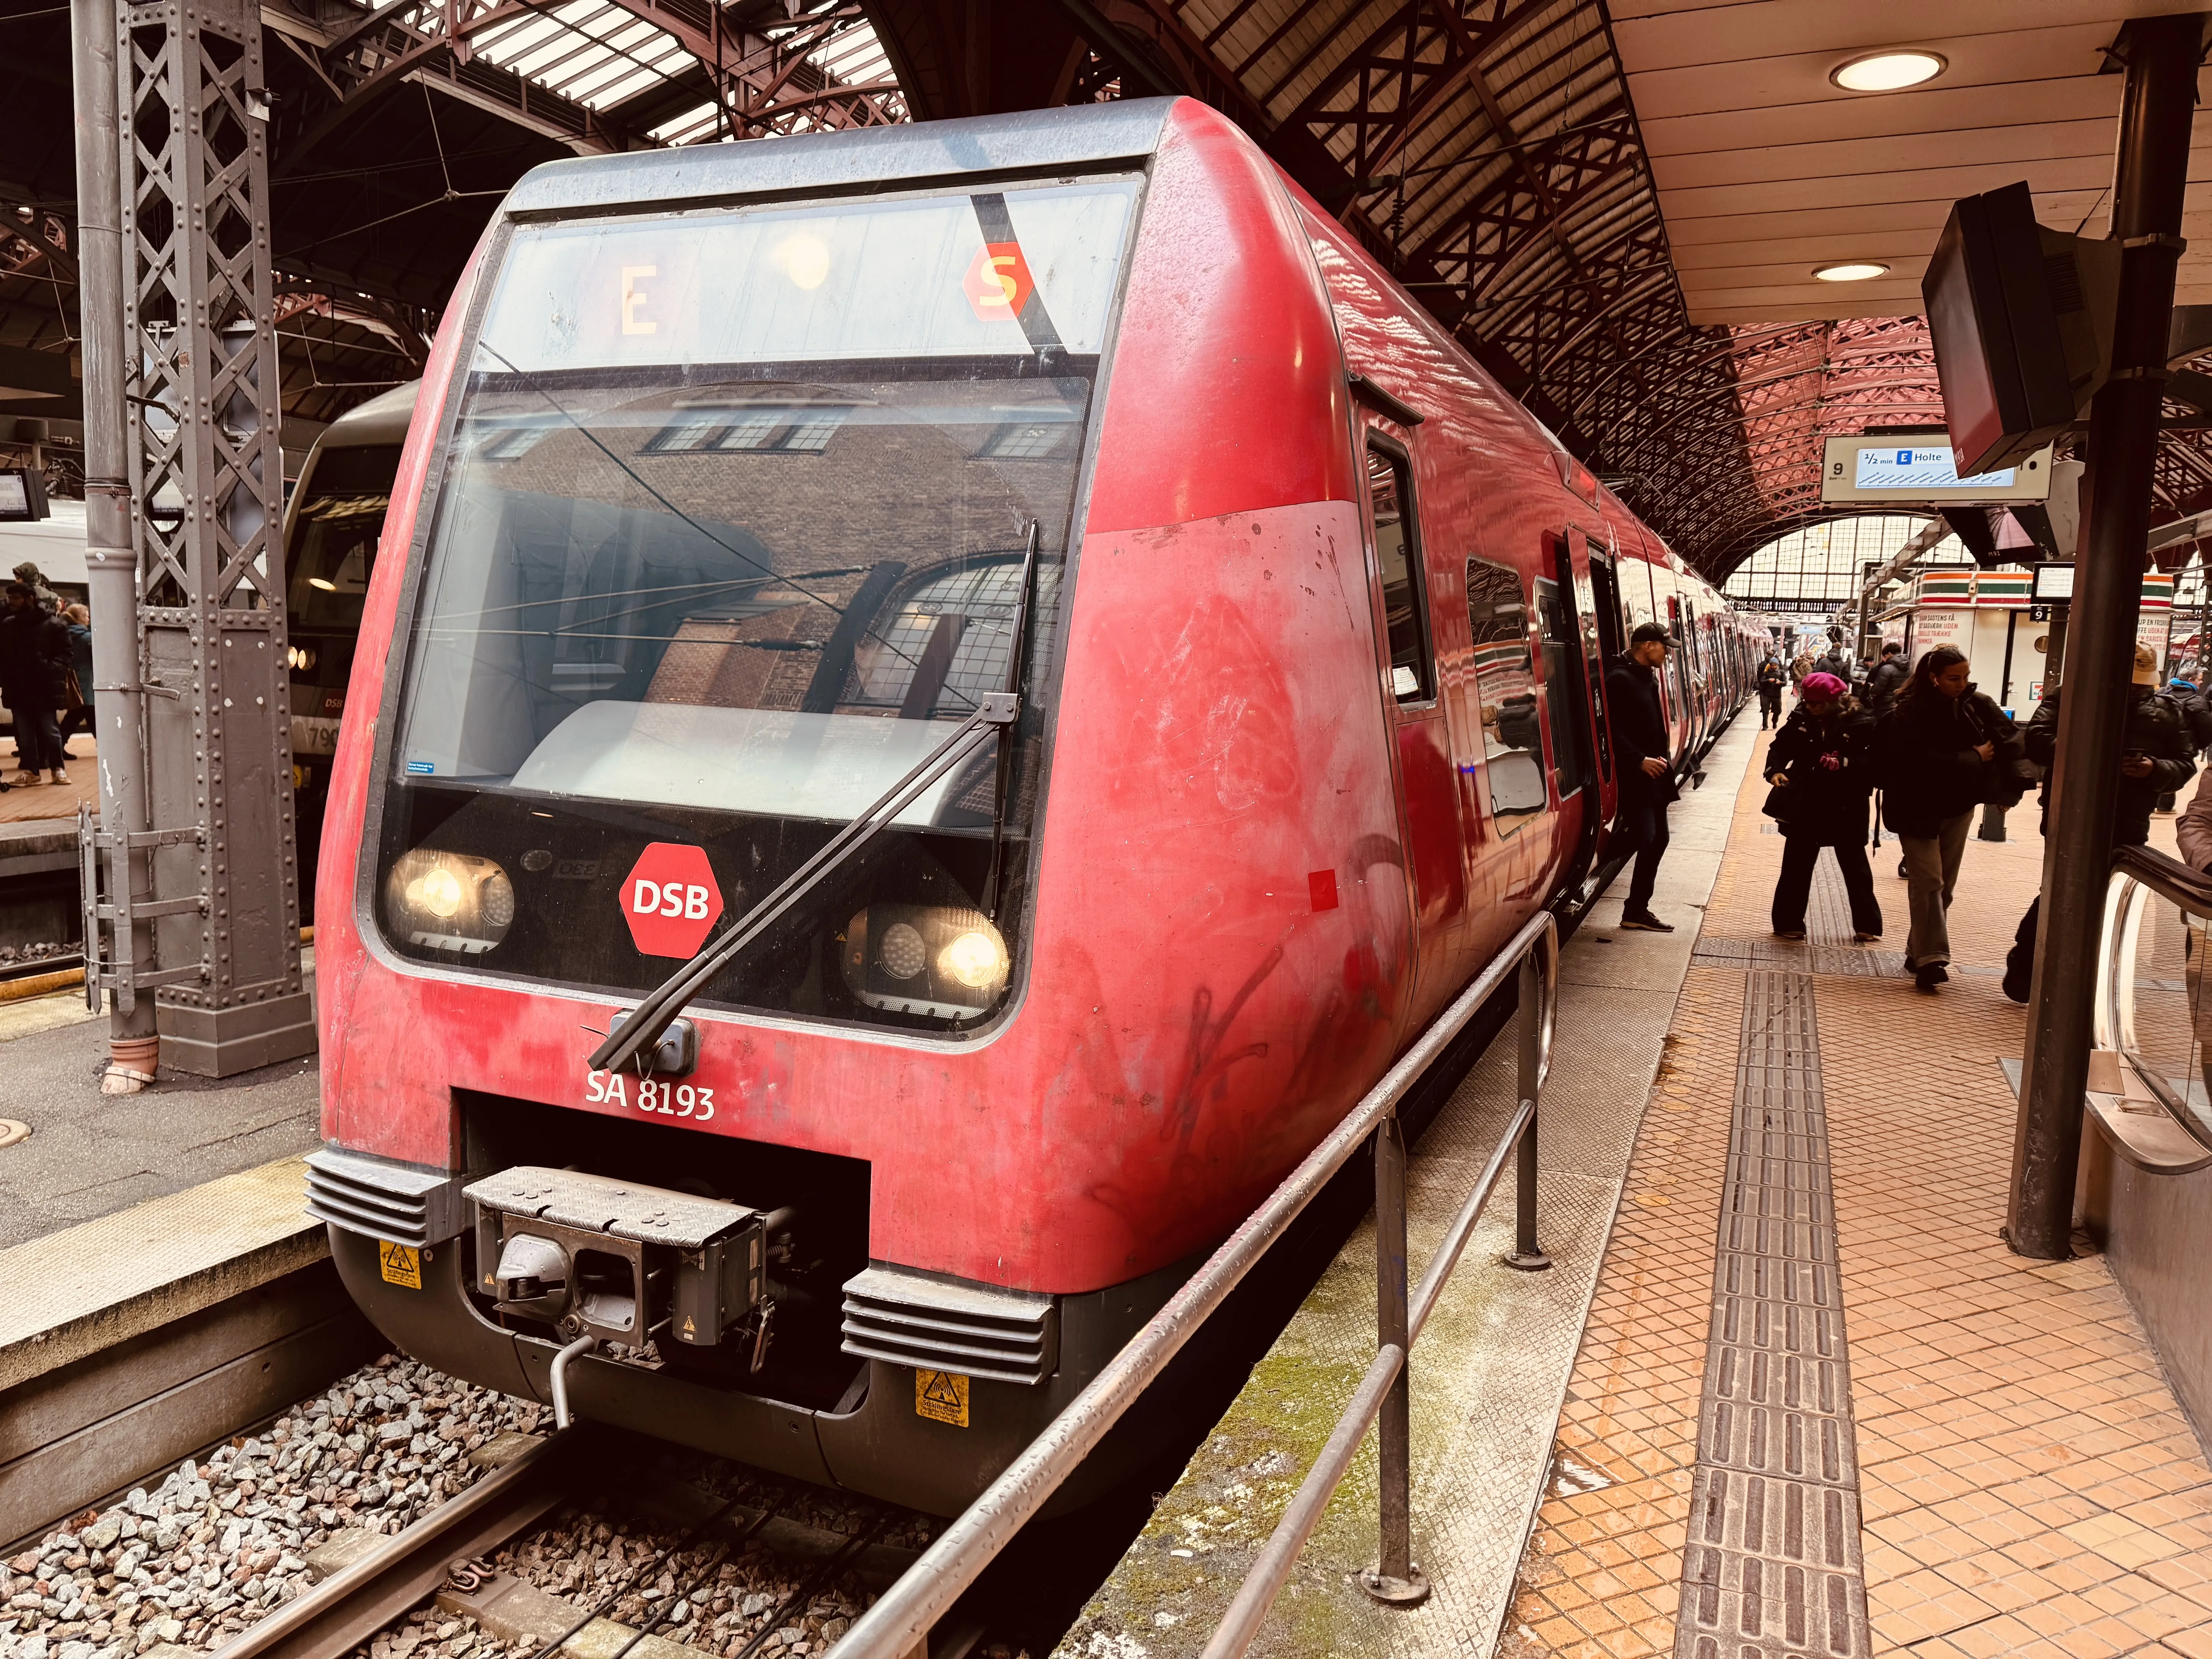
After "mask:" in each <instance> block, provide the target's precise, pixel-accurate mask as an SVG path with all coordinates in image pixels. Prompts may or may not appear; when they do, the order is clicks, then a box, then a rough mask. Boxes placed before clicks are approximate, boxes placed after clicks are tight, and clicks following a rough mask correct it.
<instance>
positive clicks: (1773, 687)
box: [1757, 651, 1790, 732]
mask: <svg viewBox="0 0 2212 1659" xmlns="http://www.w3.org/2000/svg"><path fill="white" fill-rule="evenodd" d="M1757 683H1758V686H1759V730H1760V731H1762V732H1764V731H1765V730H1766V728H1767V727H1768V726H1779V725H1781V724H1782V688H1783V687H1784V686H1785V685H1787V684H1790V680H1789V677H1788V676H1787V675H1785V674H1784V673H1783V671H1782V665H1781V664H1780V663H1778V662H1777V661H1775V660H1774V653H1772V652H1771V651H1770V652H1769V653H1767V656H1766V660H1765V662H1763V663H1761V664H1759V679H1758V682H1757Z"/></svg>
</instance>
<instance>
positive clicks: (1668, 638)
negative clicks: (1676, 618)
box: [1628, 622, 1677, 647]
mask: <svg viewBox="0 0 2212 1659" xmlns="http://www.w3.org/2000/svg"><path fill="white" fill-rule="evenodd" d="M1654 640H1657V641H1660V643H1662V645H1666V646H1668V647H1673V646H1674V644H1676V643H1677V641H1676V640H1675V638H1674V635H1672V634H1669V633H1668V631H1667V625H1666V623H1656V622H1648V623H1637V624H1636V626H1635V628H1634V629H1632V630H1631V631H1630V633H1629V635H1628V642H1629V643H1630V644H1631V645H1649V644H1650V643H1651V641H1654Z"/></svg>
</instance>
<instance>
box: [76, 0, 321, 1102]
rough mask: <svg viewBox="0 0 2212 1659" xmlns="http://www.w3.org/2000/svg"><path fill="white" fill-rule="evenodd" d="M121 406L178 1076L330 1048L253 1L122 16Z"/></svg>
mask: <svg viewBox="0 0 2212 1659" xmlns="http://www.w3.org/2000/svg"><path fill="white" fill-rule="evenodd" d="M118 25H119V27H118V71H119V86H120V92H121V99H122V139H123V179H122V197H123V231H124V245H125V305H124V311H125V341H126V343H127V352H126V359H127V360H126V362H125V365H124V368H125V374H126V376H127V383H126V391H127V393H128V398H129V403H130V430H131V439H130V441H129V442H128V443H127V445H126V446H125V447H126V449H127V452H128V455H129V460H130V482H131V493H132V495H133V497H134V498H135V501H136V502H137V513H135V515H134V518H133V521H132V526H131V528H132V536H133V541H134V545H135V550H136V552H137V577H138V592H139V611H138V623H139V636H140V637H139V664H140V668H141V671H142V673H143V680H144V685H145V695H144V696H143V699H142V700H141V701H142V702H143V708H144V720H145V727H146V742H147V757H148V760H149V768H148V773H149V783H150V789H149V795H150V798H151V810H150V813H149V817H150V818H151V827H150V829H149V834H148V836H147V837H146V840H147V842H148V843H149V850H150V852H151V855H152V860H153V875H154V896H153V898H152V900H151V901H150V902H147V903H144V904H143V905H137V904H134V905H133V906H132V907H131V908H132V909H133V910H134V911H135V912H137V914H138V915H143V916H146V917H149V918H150V919H151V920H152V921H153V926H154V933H155V956H156V958H157V961H158V964H159V966H158V968H157V969H155V971H154V972H153V973H152V974H150V975H149V974H143V973H142V974H140V975H138V976H137V988H138V989H139V990H141V991H143V990H144V989H145V988H146V987H147V986H148V985H149V982H155V983H158V984H159V985H160V987H161V988H160V990H159V993H158V997H157V1003H158V1011H157V1012H158V1022H159V1025H160V1030H161V1058H162V1060H163V1061H164V1063H166V1064H167V1065H169V1066H174V1067H176V1068H177V1069H179V1070H182V1071H187V1072H194V1073H199V1074H201V1075H204V1076H210V1077H226V1076H229V1075H231V1074H233V1073H238V1072H242V1071H246V1070H249V1069H251V1068H252V1067H254V1066H264V1065H269V1064H271V1063H273V1062H275V1061H277V1060H289V1059H290V1058H292V1057H294V1056H295V1055H297V1054H305V1053H307V1052H309V1051H310V1050H312V1049H313V1047H314V1042H315V1034H314V1023H313V1015H312V1012H311V1010H310V1006H309V1000H308V997H307V991H306V988H305V987H304V985H303V983H302V981H301V972H300V930H299V913H300V901H299V878H298V861H297V858H296V855H295V845H294V830H293V817H292V756H291V729H290V707H289V701H288V698H287V695H286V688H287V686H288V684H289V677H288V675H287V674H286V671H285V662H284V652H285V645H286V638H285V625H284V586H283V583H284V569H283V549H282V545H281V539H282V526H283V512H282V507H283V458H282V453H281V452H280V451H279V449H278V447H277V411H276V390H277V368H276V334H275V330H274V327H273V325H272V320H271V319H272V316H273V298H272V292H271V289H272V283H271V279H270V268H269V225H268V199H269V167H268V151H267V132H266V123H267V118H268V105H267V94H266V92H265V90H264V82H263V76H262V61H261V21H260V15H259V11H258V8H257V7H255V6H254V5H252V3H251V0H161V3H152V4H131V3H125V4H124V5H122V7H121V8H120V10H119V15H118Z"/></svg>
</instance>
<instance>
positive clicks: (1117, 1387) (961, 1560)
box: [832, 911, 1559, 1659]
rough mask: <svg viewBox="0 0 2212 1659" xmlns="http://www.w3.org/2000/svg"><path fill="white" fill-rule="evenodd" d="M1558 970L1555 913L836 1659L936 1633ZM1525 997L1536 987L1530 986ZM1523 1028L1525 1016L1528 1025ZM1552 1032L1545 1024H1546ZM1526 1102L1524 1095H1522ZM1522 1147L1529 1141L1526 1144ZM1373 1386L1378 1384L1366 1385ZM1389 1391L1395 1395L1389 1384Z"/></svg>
mask: <svg viewBox="0 0 2212 1659" xmlns="http://www.w3.org/2000/svg"><path fill="white" fill-rule="evenodd" d="M1540 948H1541V949H1543V950H1544V951H1546V952H1547V955H1548V956H1549V957H1553V958H1556V957H1557V956H1558V953H1559V926H1558V923H1557V922H1556V921H1554V920H1553V917H1552V915H1551V914H1550V913H1549V912H1548V911H1547V912H1544V913H1542V914H1540V915H1537V916H1536V917H1534V919H1533V920H1532V921H1529V922H1528V924H1527V925H1526V926H1524V927H1522V929H1521V931H1520V932H1519V933H1516V934H1515V935H1514V936H1513V939H1512V940H1511V941H1510V943H1509V944H1508V945H1506V946H1505V948H1504V950H1503V951H1500V952H1499V953H1498V956H1497V957H1495V958H1494V959H1492V962H1491V963H1489V965H1488V966H1487V967H1486V968H1485V969H1483V970H1482V972H1481V973H1480V975H1477V976H1476V978H1475V980H1474V983H1473V984H1471V985H1469V986H1468V987H1467V989H1466V990H1464V991H1462V993H1460V994H1459V996H1458V997H1457V998H1455V1000H1453V1001H1452V1003H1451V1004H1450V1006H1448V1007H1447V1008H1446V1009H1445V1010H1444V1012H1443V1013H1441V1014H1439V1015H1438V1016H1437V1018H1435V1019H1434V1020H1432V1021H1431V1022H1430V1024H1429V1026H1428V1028H1427V1029H1426V1030H1424V1031H1423V1032H1422V1033H1421V1035H1420V1036H1419V1038H1417V1039H1416V1040H1415V1042H1413V1046H1412V1047H1411V1048H1407V1051H1406V1052H1405V1054H1403V1055H1401V1057H1400V1058H1399V1060H1397V1062H1396V1063H1395V1065H1393V1066H1391V1067H1390V1069H1389V1071H1388V1072H1386V1073H1383V1079H1382V1080H1381V1081H1380V1082H1378V1083H1377V1084H1376V1085H1375V1086H1374V1087H1373V1088H1372V1089H1370V1090H1369V1091H1367V1093H1366V1094H1365V1095H1364V1096H1363V1097H1361V1098H1360V1101H1359V1103H1358V1105H1357V1106H1355V1107H1354V1108H1353V1109H1352V1111H1351V1112H1350V1113H1348V1114H1347V1115H1346V1116H1345V1118H1344V1119H1343V1121H1341V1122H1340V1123H1339V1124H1338V1125H1337V1127H1335V1128H1334V1130H1332V1131H1331V1132H1330V1133H1329V1134H1328V1137H1327V1138H1326V1139H1323V1140H1322V1143H1321V1144H1320V1145H1319V1146H1316V1147H1315V1148H1314V1149H1313V1151H1312V1152H1310V1153H1308V1154H1307V1155H1306V1158H1305V1159H1304V1162H1303V1163H1301V1164H1299V1165H1298V1166H1297V1169H1295V1170H1291V1173H1290V1174H1289V1175H1288V1176H1285V1177H1284V1179H1283V1181H1282V1183H1281V1184H1280V1185H1279V1186H1278V1187H1277V1188H1275V1190H1274V1191H1273V1193H1272V1194H1269V1196H1268V1198H1267V1201H1266V1202H1265V1203H1264V1204H1262V1205H1261V1206H1260V1207H1259V1208H1258V1209H1256V1210H1255V1211H1253V1212H1252V1213H1251V1214H1249V1216H1247V1217H1245V1218H1244V1219H1243V1222H1242V1223H1240V1224H1239V1225H1238V1226H1237V1230H1236V1231H1234V1232H1232V1233H1231V1234H1230V1236H1229V1237H1228V1238H1227V1239H1225V1241H1224V1242H1223V1243H1222V1244H1221V1246H1220V1248H1219V1249H1217V1250H1215V1251H1214V1253H1213V1254H1212V1255H1211V1256H1209V1257H1208V1258H1207V1259H1206V1263H1205V1265H1204V1266H1203V1267H1200V1268H1199V1270H1198V1271H1197V1272H1196V1273H1193V1274H1192V1275H1191V1276H1190V1278H1189V1279H1187V1280H1185V1281H1184V1283H1183V1285H1182V1289H1180V1290H1179V1291H1176V1293H1175V1295H1174V1296H1172V1297H1170V1298H1169V1299H1168V1303H1167V1305H1166V1306H1165V1307H1164V1308H1162V1309H1161V1310H1159V1312H1158V1313H1157V1314H1155V1315H1153V1316H1152V1321H1151V1322H1150V1323H1148V1324H1147V1325H1146V1327H1145V1328H1143V1329H1142V1330H1140V1331H1139V1332H1138V1333H1137V1334H1136V1335H1134V1336H1133V1337H1132V1338H1130V1339H1129V1340H1128V1342H1127V1344H1126V1345H1125V1346H1123V1347H1122V1349H1121V1352H1119V1353H1117V1354H1115V1356H1114V1358H1112V1359H1110V1360H1109V1361H1108V1362H1107V1363H1106V1364H1105V1366H1104V1367H1103V1369H1102V1370H1100V1371H1099V1373H1098V1375H1097V1376H1095V1377H1093V1378H1091V1382H1090V1383H1089V1384H1088V1385H1087V1386H1086V1387H1085V1389H1083V1391H1082V1392H1081V1393H1080V1394H1079V1395H1077V1396H1076V1397H1075V1398H1074V1400H1073V1401H1070V1402H1069V1404H1068V1406H1067V1408H1066V1410H1065V1411H1063V1412H1061V1413H1060V1415H1059V1416H1058V1417H1055V1418H1054V1419H1053V1420H1052V1421H1051V1422H1050V1423H1049V1424H1048V1425H1046V1426H1045V1429H1044V1431H1043V1432H1042V1433H1041V1434H1039V1435H1038V1436H1037V1437H1036V1439H1035V1440H1032V1441H1031V1442H1030V1443H1029V1445H1028V1446H1027V1447H1026V1448H1025V1449H1024V1450H1023V1451H1022V1453H1021V1454H1020V1455H1018V1456H1017V1457H1016V1458H1015V1459H1014V1461H1013V1462H1011V1463H1009V1464H1008V1465H1007V1466H1006V1469H1005V1471H1004V1472H1003V1473H1002V1474H1000V1476H999V1478H998V1479H997V1480H994V1481H993V1482H992V1483H991V1485H990V1486H988V1487H987V1489H986V1490H985V1491H984V1492H983V1493H982V1495H981V1496H980V1497H979V1498H976V1500H975V1502H974V1503H973V1504H969V1506H968V1508H967V1510H966V1511H965V1512H964V1513H963V1514H962V1515H961V1516H960V1517H959V1519H957V1521H955V1522H953V1523H952V1524H951V1526H949V1527H947V1528H945V1530H944V1531H943V1532H942V1533H940V1534H938V1537H937V1540H936V1541H935V1542H934V1543H933V1544H932V1545H931V1546H930V1547H929V1548H928V1549H927V1550H925V1551H924V1552H923V1553H922V1555H921V1559H920V1560H918V1561H916V1562H915V1565H914V1567H913V1568H912V1570H911V1571H908V1573H906V1575H905V1576H904V1577H902V1578H901V1579H900V1580H899V1581H898V1582H897V1583H896V1584H894V1585H892V1586H891V1587H890V1589H888V1590H886V1591H884V1594H883V1595H880V1596H878V1598H877V1599H876V1602H875V1605H874V1606H872V1607H870V1608H869V1609H868V1610H867V1611H866V1613H862V1614H861V1615H860V1619H859V1620H857V1621H856V1622H855V1623H854V1626H853V1627H852V1628H851V1629H850V1630H848V1632H846V1633H845V1636H844V1638H843V1639H842V1640H841V1641H840V1642H839V1643H838V1644H837V1645H836V1650H835V1651H834V1654H833V1656H832V1659H908V1656H910V1655H912V1654H913V1653H914V1652H915V1650H916V1648H917V1647H921V1646H924V1644H927V1640H928V1637H929V1632H930V1630H931V1628H932V1626H934V1625H935V1624H936V1622H937V1621H938V1620H939V1619H940V1618H941V1617H943V1616H944V1614H945V1613H946V1612H948V1611H949V1610H950V1609H951V1607H952V1604H953V1603H954V1602H955V1601H957V1600H958V1599H959V1598H960V1596H961V1595H962V1594H963V1592H964V1591H965V1590H966V1589H968V1587H969V1585H970V1584H972V1583H975V1580H976V1578H977V1577H979V1576H981V1573H982V1571H983V1570H984V1568H985V1567H987V1566H988V1565H990V1563H991V1562H992V1561H993V1560H994V1559H996V1558H997V1557H998V1555H999V1554H1000V1552H1001V1551H1003V1550H1004V1549H1005V1548H1006V1546H1007V1545H1008V1544H1009V1543H1011V1542H1012V1540H1013V1537H1014V1534H1016V1533H1018V1531H1020V1529H1021V1528H1022V1526H1023V1525H1024V1522H1027V1521H1029V1520H1030V1517H1031V1516H1035V1515H1036V1512H1037V1511H1038V1510H1041V1509H1042V1508H1043V1507H1044V1504H1046V1502H1047V1501H1048V1499H1049V1498H1051V1497H1052V1495H1053V1493H1054V1492H1057V1491H1058V1490H1059V1489H1060V1485H1061V1483H1063V1482H1064V1481H1065V1480H1066V1479H1067V1478H1068V1476H1070V1475H1071V1474H1073V1473H1074V1472H1075V1469H1076V1468H1077V1466H1078V1465H1079V1464H1080V1463H1081V1462H1082V1461H1083V1459H1084V1458H1085V1456H1086V1455H1088V1454H1089V1453H1090V1452H1091V1449H1093V1448H1094V1447H1096V1446H1097V1444H1098V1443H1099V1442H1100V1441H1101V1440H1103V1438H1104V1437H1105V1436H1106V1433H1107V1431H1109V1429H1111V1428H1112V1427H1113V1426H1114V1425H1115V1424H1116V1423H1118V1422H1119V1421H1121V1418H1122V1417H1123V1416H1124V1415H1125V1414H1127V1412H1128V1410H1129V1408H1130V1407H1132V1406H1133V1405H1135V1404H1136V1402H1137V1401H1138V1400H1139V1398H1140V1397H1141V1396H1142V1395H1143V1394H1144V1392H1145V1390H1146V1389H1147V1388H1149V1387H1150V1386H1151V1385H1152V1383H1153V1382H1154V1381H1155V1380H1157V1379H1158V1376H1159V1375H1160V1373H1161V1372H1162V1371H1163V1370H1165V1369H1166V1367H1167V1364H1168V1363H1169V1361H1170V1360H1172V1359H1173V1358H1175V1357H1176V1354H1177V1353H1179V1352H1182V1348H1183V1347H1184V1346H1185V1345H1186V1344H1187V1343H1188V1342H1189V1340H1190V1339H1191V1338H1192V1337H1193V1336H1194V1335H1195V1334H1197V1332H1198V1329H1199V1328H1200V1326H1201V1325H1203V1324H1204V1323H1205V1322H1206V1319H1207V1318H1208V1317H1210V1316H1212V1314H1213V1313H1214V1312H1215V1311H1216V1310H1218V1308H1219V1307H1220V1306H1221V1304H1222V1303H1223V1302H1224V1301H1225V1300H1226V1299H1227V1298H1228V1296H1229V1293H1230V1292H1231V1291H1233V1290H1235V1289H1236V1288H1237V1285H1239V1284H1241V1283H1242V1282H1243V1279H1245V1277H1246V1276H1247V1275H1248V1274H1249V1273H1251V1271H1252V1269H1253V1268H1254V1267H1256V1266H1258V1265H1259V1262H1260V1261H1261V1258H1262V1257H1263V1256H1265V1255H1267V1251H1268V1249H1270V1248H1271V1247H1272V1246H1273V1244H1274V1243H1276V1242H1277V1241H1278V1240H1279V1239H1280V1238H1281V1237H1282V1236H1283V1235H1284V1233H1285V1231H1288V1229H1289V1228H1290V1226H1291V1223H1292V1222H1294V1221H1296V1220H1297V1218H1298V1217H1299V1216H1300V1215H1301V1214H1303V1213H1304V1211H1305V1209H1306V1206H1308V1205H1310V1204H1311V1203H1312V1202H1313V1200H1315V1199H1316V1198H1317V1197H1319V1196H1320V1194H1321V1192H1322V1188H1324V1187H1326V1186H1327V1185H1328V1182H1329V1179H1330V1177H1331V1176H1334V1175H1335V1174H1336V1172H1337V1171H1338V1170H1340V1169H1342V1168H1343V1167H1344V1165H1345V1164H1346V1163H1347V1162H1349V1161H1350V1159H1351V1158H1352V1154H1353V1153H1354V1152H1358V1150H1359V1148H1360V1146H1361V1145H1362V1144H1363V1143H1364V1141H1365V1140H1366V1139H1367V1138H1368V1136H1370V1134H1372V1133H1375V1130H1376V1127H1377V1126H1378V1125H1380V1124H1382V1123H1383V1121H1385V1120H1387V1119H1389V1118H1390V1117H1391V1116H1392V1115H1394V1114H1395V1112H1396V1110H1397V1108H1398V1103H1399V1102H1400V1101H1401V1100H1402V1099H1404V1097H1406V1095H1407V1092H1408V1091H1410V1090H1411V1089H1412V1088H1413V1085H1415V1084H1416V1083H1418V1082H1419V1080H1420V1079H1421V1078H1422V1077H1423V1076H1424V1075H1425V1073H1427V1071H1428V1069H1429V1067H1430V1066H1432V1065H1434V1064H1435V1063H1436V1061H1437V1058H1438V1057H1439V1056H1440V1055H1441V1054H1443V1052H1444V1050H1445V1049H1446V1048H1448V1047H1449V1045H1450V1044H1451V1042H1452V1041H1453V1039H1454V1038H1455V1037H1457V1036H1459V1034H1460V1032H1461V1031H1462V1030H1465V1029H1466V1027H1467V1024H1468V1022H1469V1021H1470V1020H1472V1019H1473V1018H1474V1016H1475V1013H1476V1012H1477V1011H1478V1010H1480V1008H1481V1006H1483V1004H1484V1003H1486V1002H1487V1001H1488V1000H1490V997H1491V995H1492V993H1494V992H1495V991H1497V990H1498V987H1500V986H1502V985H1503V984H1504V982H1505V979H1506V976H1507V975H1509V974H1513V973H1516V972H1518V971H1519V970H1520V969H1522V963H1523V962H1524V960H1525V959H1526V958H1527V957H1528V956H1529V954H1530V953H1531V952H1532V951H1536V950H1538V949H1540ZM1532 984H1534V977H1533V976H1529V977H1525V978H1523V980H1522V985H1523V987H1528V986H1530V985H1532ZM1524 1018H1525V1013H1524ZM1546 1023H1547V1024H1548V1020H1547V1022H1546ZM1523 1092H1524V1093H1526V1092H1528V1091H1526V1090H1525V1089H1524V1091H1523ZM1522 1139H1527V1135H1526V1133H1524V1134H1523V1136H1522ZM1370 1380H1371V1374H1370ZM1382 1386H1383V1391H1385V1392H1387V1390H1388V1388H1389V1383H1388V1382H1386V1383H1384V1384H1383V1385H1382Z"/></svg>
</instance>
